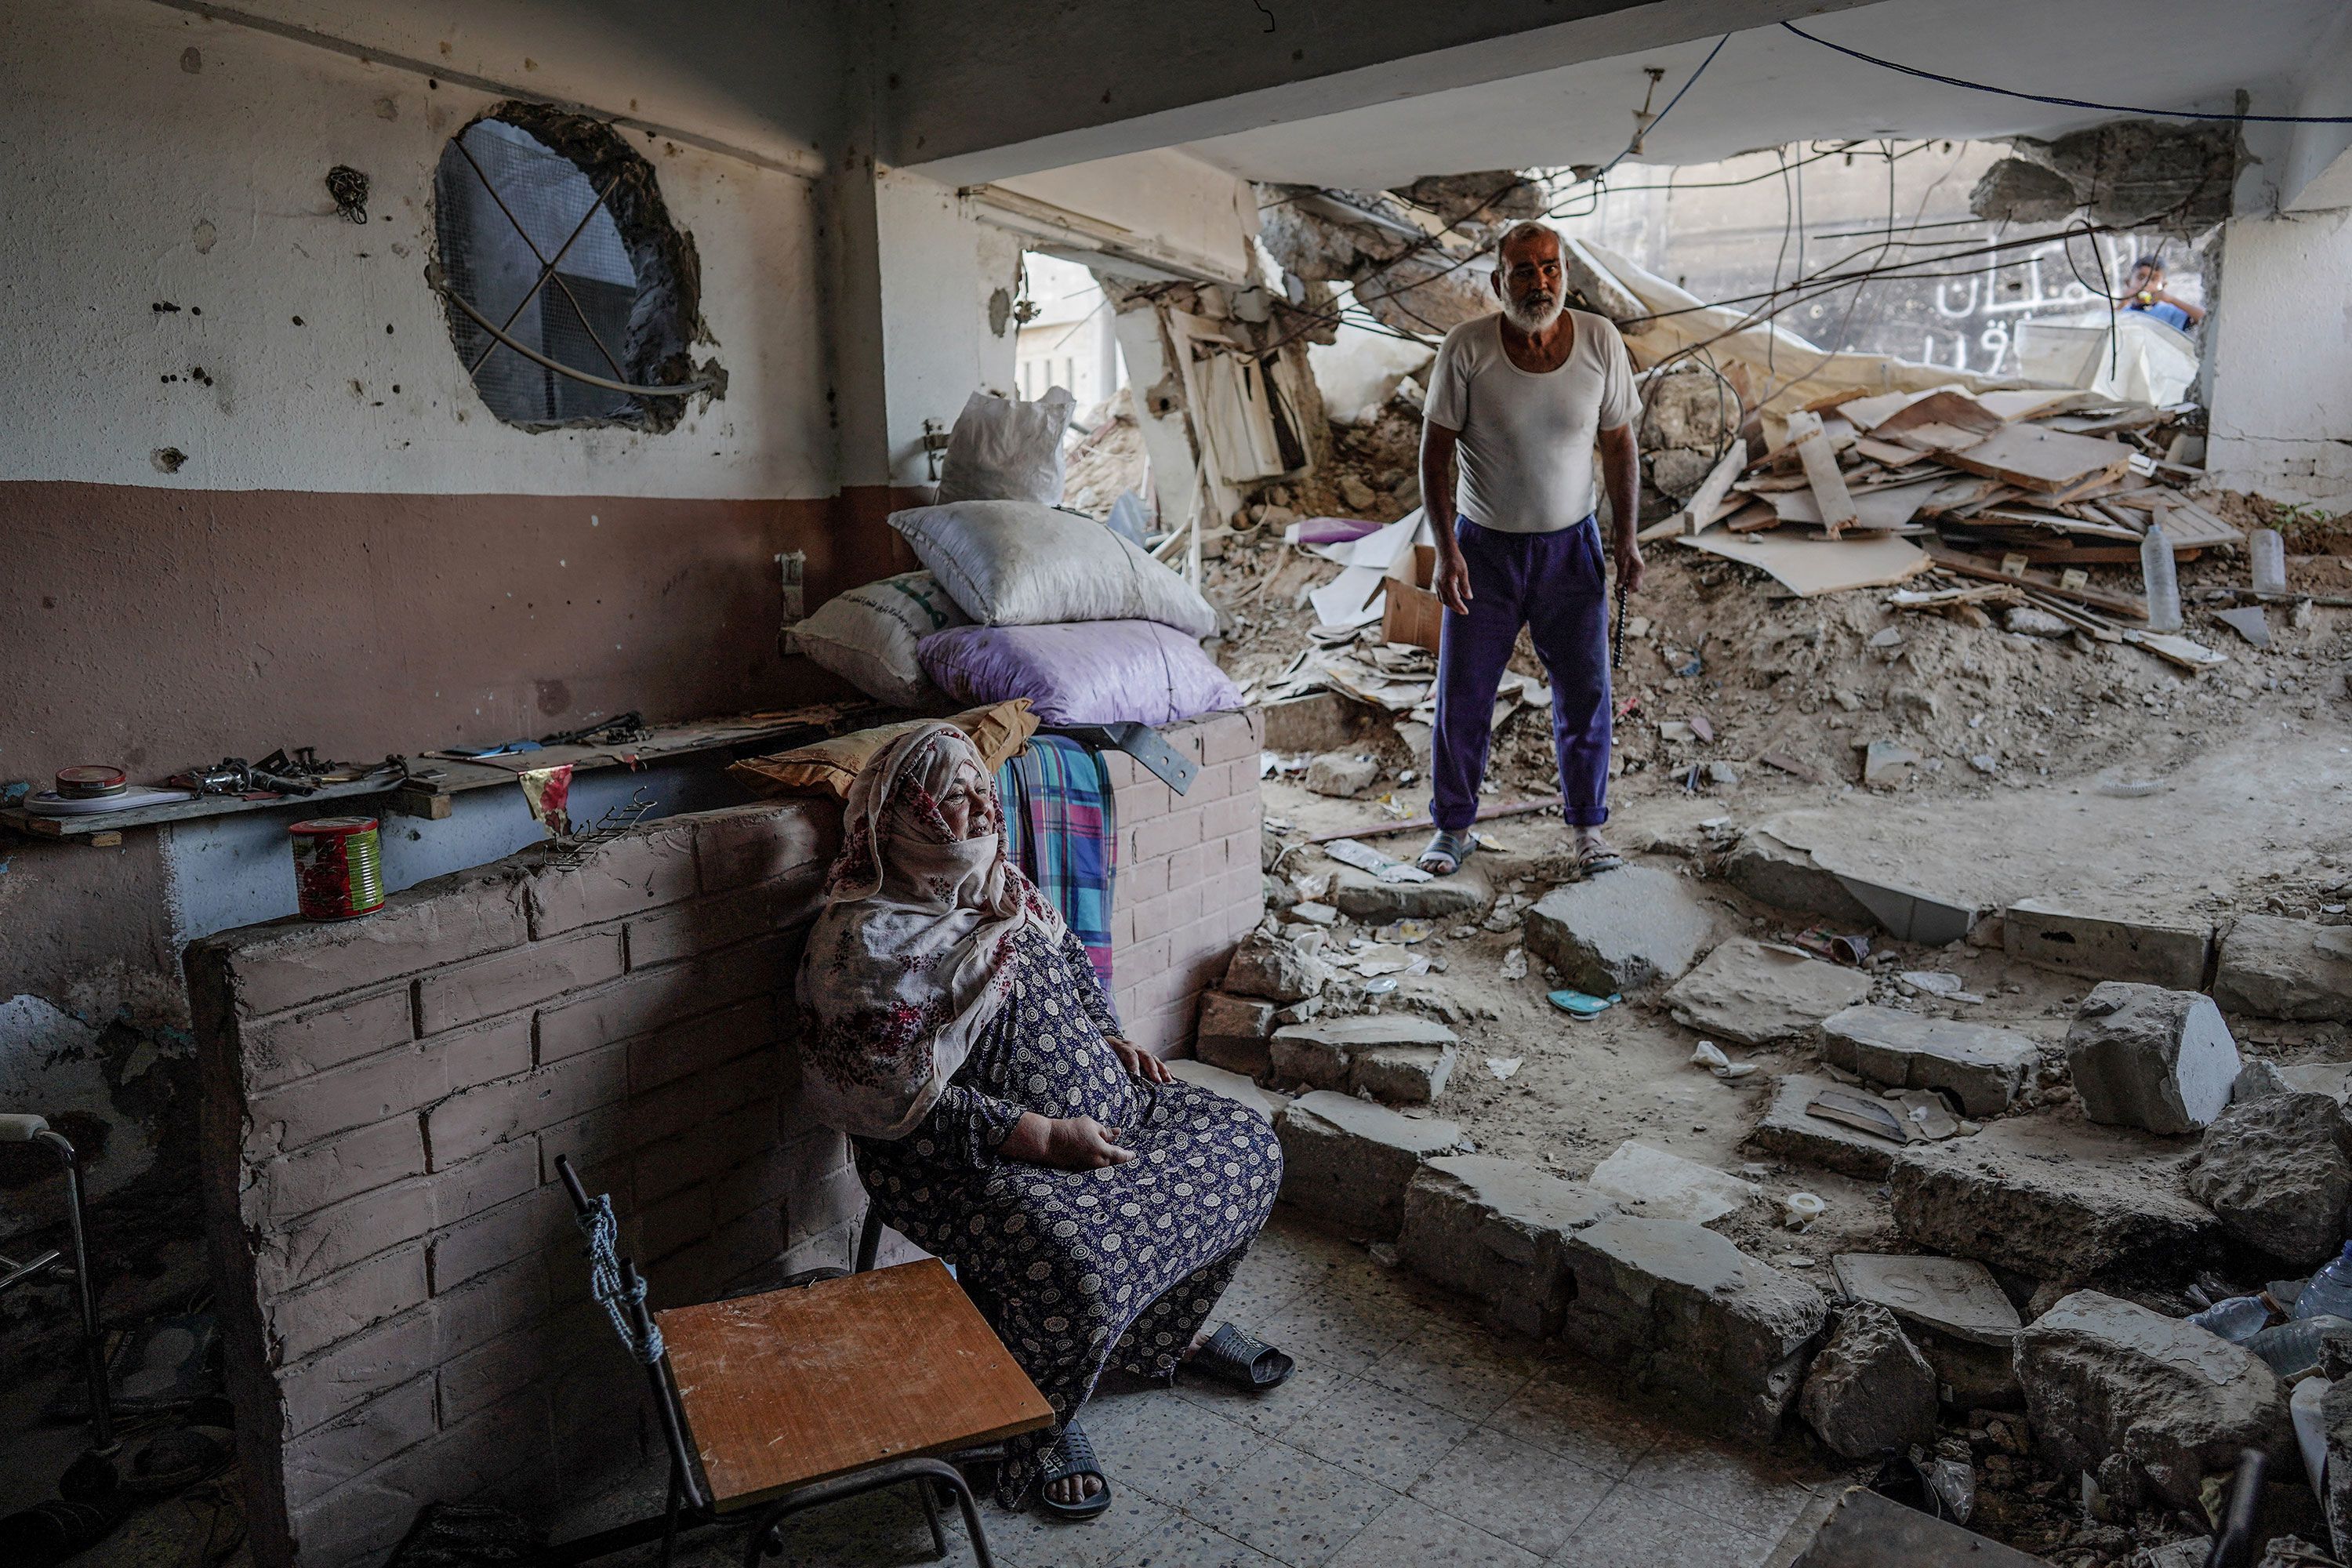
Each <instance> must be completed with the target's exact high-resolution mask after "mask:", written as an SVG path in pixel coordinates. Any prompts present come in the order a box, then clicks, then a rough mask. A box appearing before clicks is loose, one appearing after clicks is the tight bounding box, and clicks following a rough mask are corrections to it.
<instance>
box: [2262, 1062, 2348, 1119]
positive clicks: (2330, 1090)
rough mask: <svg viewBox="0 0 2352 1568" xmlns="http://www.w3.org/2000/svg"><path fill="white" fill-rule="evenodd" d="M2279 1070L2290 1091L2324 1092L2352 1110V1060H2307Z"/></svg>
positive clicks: (2279, 1074) (2281, 1078) (2283, 1082)
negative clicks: (2295, 1065) (2299, 1064)
mask: <svg viewBox="0 0 2352 1568" xmlns="http://www.w3.org/2000/svg"><path fill="white" fill-rule="evenodd" d="M2277 1070H2278V1076H2279V1081H2280V1082H2281V1083H2282V1084H2284V1086H2285V1087H2286V1089H2288V1090H2289V1091H2291V1092H2299V1093H2304V1094H2324V1095H2326V1096H2328V1097H2329V1098H2331V1099H2333V1100H2335V1101H2336V1104H2338V1105H2341V1106H2344V1107H2345V1108H2346V1109H2347V1110H2352V1062H2305V1064H2303V1065H2302V1066H2301V1067H2292V1068H2278V1069H2277Z"/></svg>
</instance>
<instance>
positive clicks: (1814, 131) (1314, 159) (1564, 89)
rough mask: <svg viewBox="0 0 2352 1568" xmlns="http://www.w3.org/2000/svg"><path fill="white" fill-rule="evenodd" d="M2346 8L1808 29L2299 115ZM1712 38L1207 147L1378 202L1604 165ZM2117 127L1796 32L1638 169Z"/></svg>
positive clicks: (1698, 108)
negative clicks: (1456, 181) (1838, 143)
mask: <svg viewBox="0 0 2352 1568" xmlns="http://www.w3.org/2000/svg"><path fill="white" fill-rule="evenodd" d="M2346 16H2347V7H2346V6H2345V5H2343V3H2342V0H2261V3H2260V4H2256V5H2214V4H2212V3H2211V0H1887V3H1885V4H1882V5H1864V6H1860V7H1857V8H1854V9H1851V10H1842V11H1838V12H1835V13H1834V14H1832V15H1826V16H1812V17H1807V18H1803V19H1800V20H1799V21H1798V24H1797V25H1798V26H1801V27H1804V28H1805V29H1806V30H1807V31H1808V32H1812V33H1816V34H1818V35H1819V36H1820V37H1825V38H1828V39H1831V40H1832V41H1834V42H1836V43H1840V44H1844V45H1847V46H1848V47H1853V48H1857V49H1862V50H1864V51H1866V52H1868V53H1870V54H1874V55H1877V56H1880V57H1882V58H1886V59H1891V60H1899V61H1901V62H1903V63H1904V64H1906V65H1913V66H1917V67H1920V68H1924V69H1927V70H1934V71H1939V72H1942V73H1944V74H1946V75H1949V76H1956V77H1962V78H1966V79H1970V80H1973V81H1980V82H1987V83H1991V84H1995V85H1998V86H2002V87H2007V88H2011V89H2017V90H2020V91H2024V92H2038V93H2045V94H2052V95H2056V96H2061V97H2068V98H2076V99H2084V100H2095V101H2102V102H2110V103H2125V104H2137V105H2145V106H2147V107H2153V108H2165V109H2198V110H2218V111H2221V112H2227V111H2228V110H2230V109H2231V107H2232V96H2231V95H2232V94H2233V93H2234V92H2235V90H2236V89H2240V88H2244V89H2248V90H2249V91H2251V92H2252V94H2253V99H2254V110H2255V112H2262V111H2263V110H2265V109H2268V110H2272V111H2273V112H2288V113H2291V112H2294V111H2295V103H2296V101H2297V100H2299V99H2300V97H2301V96H2302V92H2303V89H2304V88H2305V85H2306V81H2305V79H2306V77H2307V75H2308V74H2309V73H2310V71H2311V70H2312V69H2313V67H2312V66H2311V64H2310V62H2311V61H2312V60H2313V58H2314V46H2315V44H2317V43H2319V42H2320V41H2321V40H2323V39H2326V38H2328V37H2330V36H2331V35H2333V34H2335V33H2336V32H2338V31H2339V30H2340V29H2341V26H2342V25H2343V23H2344V21H2345V18H2346ZM1711 47H1714V40H1713V39H1711V38H1704V39H1694V40H1692V41H1689V42H1685V43H1680V44H1674V45H1669V46H1666V47H1657V48H1649V49H1644V50H1643V51H1642V52H1641V53H1639V54H1622V55H1618V56H1616V57H1614V58H1607V59H1594V60H1588V61H1584V62H1581V63H1579V64H1575V65H1567V66H1560V67H1558V68H1551V69H1546V70H1539V71H1535V72H1532V73H1530V74H1528V75H1523V76H1517V77H1512V78H1509V79H1504V80H1498V81H1490V82H1485V83H1481V84H1477V85H1474V86H1465V87H1458V88H1451V89H1443V90H1437V91H1432V92H1428V93H1424V94H1422V95H1419V96H1415V97H1408V98H1396V99H1391V100H1388V101H1385V102H1381V103H1375V104H1370V105H1368V106H1366V107H1363V108H1359V109H1351V110H1343V111H1341V112H1339V113H1333V114H1326V115H1323V116H1321V117H1319V118H1317V119H1312V120H1305V121H1291V122H1288V123H1284V124H1278V125H1276V124H1269V125H1266V126H1265V127H1263V128H1261V129H1257V130H1250V131H1243V132H1234V133H1231V134H1227V135H1222V136H1217V137H1214V138H1212V139H1208V140H1203V141H1198V142H1192V143H1191V150H1192V152H1194V153H1198V154H1199V155H1200V156H1202V157H1203V158H1205V159H1207V160H1209V161H1210V162H1212V163H1216V164H1219V165H1220V166H1222V167H1223V168H1226V169H1229V170H1231V171H1233V172H1234V173H1235V174H1243V175H1245V176H1247V177H1249V178H1252V179H1256V180H1267V181H1281V182H1286V183H1295V184H1319V185H1330V186H1337V187H1339V188H1343V189H1357V190H1364V189H1380V188H1384V187H1387V186H1390V185H1394V184H1402V183H1404V182H1407V181H1410V180H1412V179H1414V178H1417V177H1418V176H1420V175H1423V174H1458V173H1463V172H1466V171H1469V170H1473V169H1497V168H1536V167H1560V166H1565V165H1568V164H1571V163H1605V162H1606V161H1608V160H1609V159H1610V158H1612V157H1613V156H1615V155H1616V153H1618V152H1619V151H1621V150H1622V148H1623V147H1624V145H1625V143H1626V142H1627V140H1628V139H1629V138H1630V137H1631V136H1632V134H1633V110H1636V109H1638V108H1640V107H1641V104H1642V98H1643V91H1644V90H1645V89H1647V88H1648V86H1649V82H1648V79H1647V78H1646V77H1644V76H1643V67H1645V66H1661V67H1664V68H1665V73H1666V75H1665V79H1664V83H1663V84H1662V85H1661V86H1660V88H1659V89H1658V94H1657V98H1656V106H1660V107H1662V106H1664V103H1665V101H1666V100H1667V99H1668V98H1670V97H1672V96H1673V94H1674V92H1675V89H1677V88H1679V87H1680V86H1681V85H1682V84H1683V82H1684V81H1685V80H1686V79H1688V78H1689V76H1690V74H1691V72H1692V71H1693V70H1695V69H1696V68H1697V67H1698V64H1699V62H1700V61H1701V60H1703V59H1705V58H1706V53H1707V51H1708V49H1710V48H1711ZM2113 118H2115V116H2113V115H2110V114H2106V113H2102V112H2099V111H2096V110H2070V109H2061V108H2054V107H2051V106H2047V105H2042V104H2037V103H2030V102H2027V101H2024V100H2020V99H2011V98H2001V97H1997V96H1994V95H1992V94H1989V93H1979V92H1972V91H1969V90H1967V89H1961V88H1954V87H1946V86H1943V85H1941V84H1939V83H1936V82H1930V81H1923V80H1921V79H1917V78H1914V77H1907V76H1903V75H1900V74H1898V73H1896V72H1894V71H1890V70H1886V69H1885V68H1881V67H1877V66H1874V65H1870V64H1867V63H1865V62H1864V61H1861V60H1855V59H1852V58H1847V57H1845V56H1843V55H1839V54H1835V53H1833V52H1832V51H1831V50H1829V49H1825V48H1823V47H1821V46H1820V45H1818V44H1814V43H1810V42H1808V41H1806V40H1805V39H1803V38H1800V37H1796V36H1794V35H1793V34H1790V33H1789V32H1787V31H1785V30H1783V29H1782V28H1780V27H1779V26H1765V27H1759V28H1754V29H1752V30H1749V31H1746V32H1740V33H1736V34H1734V35H1733V36H1732V37H1731V40H1730V42H1729V43H1727V45H1725V46H1724V49H1723V52H1722V54H1721V55H1720V56H1718V57H1717V58H1716V61H1715V63H1714V64H1713V65H1712V66H1710V67H1708V68H1707V70H1706V75H1705V76H1704V77H1702V78H1701V79H1699V81H1698V83H1697V84H1696V86H1695V87H1693V88H1692V89H1691V90H1690V93H1689V95H1688V96H1687V97H1685V99H1684V100H1683V101H1682V102H1681V103H1680V104H1679V105H1678V106H1677V107H1676V108H1675V111H1674V113H1673V115H1672V116H1671V117H1670V118H1668V119H1667V120H1666V121H1665V122H1664V124H1663V125H1662V126H1660V127H1659V128H1658V129H1657V130H1656V131H1655V132H1654V133H1653V134H1652V135H1651V136H1650V137H1649V138H1648V140H1647V142H1646V143H1645V146H1644V150H1643V153H1644V155H1643V159H1642V160H1640V161H1642V162H1646V163H1656V164H1675V163H1707V162H1711V161H1713V160H1715V159H1718V158H1723V157H1727V156H1729V155H1731V154H1733V153H1742V152H1748V151H1751V150H1754V149H1758V148H1765V147H1776V146H1782V145H1785V144H1787V143H1789V142H1797V141H1801V140H1805V139H1808V138H1816V139H1839V138H1845V137H1867V136H1875V135H1894V136H1898V137H1906V138H1908V137H1952V138H1967V137H1990V136H2001V135H2014V134H2035V135H2047V134H2050V133H2053V132H2059V131H2065V130H2071V129H2074V128H2076V127H2080V126H2084V125H2092V124H2096V123H2098V122H2099V121H2105V120H2109V119H2113Z"/></svg>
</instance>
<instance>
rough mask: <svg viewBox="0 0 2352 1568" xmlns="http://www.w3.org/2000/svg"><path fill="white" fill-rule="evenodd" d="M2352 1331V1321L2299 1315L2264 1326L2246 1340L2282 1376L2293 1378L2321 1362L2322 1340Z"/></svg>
mask: <svg viewBox="0 0 2352 1568" xmlns="http://www.w3.org/2000/svg"><path fill="white" fill-rule="evenodd" d="M2346 1333H2352V1321H2347V1320H2345V1319H2343V1318H2337V1317H2333V1316H2326V1315H2323V1316H2321V1317H2316V1318H2298V1319H2297V1320H2295V1321H2294V1322H2292V1323H2281V1324H2280V1325H2279V1326H2278V1327H2277V1328H2275V1329H2264V1330H2263V1331H2262V1332H2261V1333H2258V1334H2256V1335H2255V1336H2254V1337H2253V1338H2252V1339H2250V1340H2248V1341H2247V1342H2246V1348H2247V1349H2248V1350H2250V1351H2252V1352H2254V1353H2255V1354H2256V1355H2258V1356H2260V1357H2262V1358H2263V1361H2264V1362H2266V1363H2269V1365H2270V1369H2271V1370H2272V1371H2273V1372H2274V1373H2278V1374H2279V1375H2280V1376H2281V1377H2294V1376H2297V1375H2298V1374H2300V1373H2306V1372H2309V1371H2310V1370H2311V1369H2312V1368H2313V1367H2315V1366H2317V1365H2318V1364H2319V1343H2320V1342H2321V1341H2322V1340H2325V1339H2326V1337H2327V1336H2328V1335H2330V1334H2346Z"/></svg>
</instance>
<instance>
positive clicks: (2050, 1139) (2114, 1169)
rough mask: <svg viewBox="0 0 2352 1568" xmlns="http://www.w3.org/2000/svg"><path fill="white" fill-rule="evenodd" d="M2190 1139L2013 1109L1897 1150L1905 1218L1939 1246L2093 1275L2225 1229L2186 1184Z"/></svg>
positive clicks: (2178, 1252)
mask: <svg viewBox="0 0 2352 1568" xmlns="http://www.w3.org/2000/svg"><path fill="white" fill-rule="evenodd" d="M2188 1158H2189V1149H2188V1148H2187V1147H2186V1146H2184V1145H2182V1144H2179V1143H2174V1142H2166V1141H2164V1140H2162V1139H2159V1138H2153V1137H2150V1136H2148V1135H2147V1134H2146V1133H2144V1132H2137V1131H2124V1130H2118V1129H2112V1128H2103V1127H2092V1126H2084V1125H2080V1124H2076V1123H2073V1122H2060V1121H2048V1120H2036V1121H2021V1120H2019V1119H2017V1118H2014V1117H2011V1118H2005V1119H2003V1120H2001V1121H1996V1122H1993V1123H1992V1124H1990V1126H1988V1127H1987V1128H1985V1130H1984V1131H1981V1132H1979V1133H1977V1134H1976V1135H1975V1136H1974V1137H1972V1138H1950V1139H1947V1140H1945V1141H1944V1142H1940V1143H1915V1144H1913V1145H1911V1146H1910V1147H1909V1148H1907V1149H1905V1150H1904V1151H1903V1152H1900V1153H1898V1154H1896V1155H1895V1163H1894V1167H1893V1170H1892V1171H1891V1173H1889V1177H1888V1180H1889V1183H1890V1184H1891V1186H1892V1188H1893V1197H1894V1207H1895V1228H1896V1229H1897V1230H1899V1231H1900V1232H1901V1233H1902V1234H1903V1237H1904V1238H1905V1239H1906V1240H1907V1241H1910V1242H1913V1243H1915V1244H1916V1245H1917V1246H1919V1247H1926V1248H1927V1249H1928V1250H1930V1251H1935V1252H1942V1253H1947V1254H1949V1255H1950V1256H1952V1257H1955V1258H1975V1259H1977V1260H1978V1261H1979V1262H1982V1263H1990V1264H1991V1265H1992V1266H1993V1267H1995V1268H2008V1269H2012V1270H2014V1271H2016V1272H2017V1273H2020V1274H2024V1275H2027V1276H2029V1277H2031V1278H2033V1279H2044V1280H2058V1281H2062V1282H2063V1281H2071V1280H2076V1279H2088V1278H2090V1277H2091V1276H2092V1275H2094V1274H2096V1273H2098V1272H2099V1271H2100V1270H2102V1269H2104V1268H2108V1267H2109V1266H2110V1265H2112V1264H2116V1263H2118V1262H2121V1261H2124V1260H2125V1259H2126V1258H2136V1257H2139V1256H2142V1255H2144V1254H2162V1255H2166V1256H2170V1257H2175V1258H2179V1257H2186V1256H2188V1255H2189V1252H2190V1250H2191V1249H2193V1248H2195V1247H2198V1246H2199V1245H2200V1244H2201V1243H2203V1242H2205V1241H2208V1240H2210V1239H2211V1238H2213V1237H2215V1236H2216V1235H2217V1233H2218V1227H2217V1226H2216V1225H2215V1223H2214V1219H2213V1216H2212V1215H2210V1213H2208V1212H2207V1211H2206V1210H2205V1209H2204V1208H2202V1207H2201V1206H2200V1205H2198V1204H2197V1203H2195V1202H2194V1201H2193V1200H2191V1199H2190V1198H2189V1195H2188V1194H2186V1193H2185V1192H2184V1191H2182V1188H2181V1176H2182V1170H2183V1167H2184V1166H2185V1165H2186V1163H2187V1162H2188Z"/></svg>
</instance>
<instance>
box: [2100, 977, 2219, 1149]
mask: <svg viewBox="0 0 2352 1568" xmlns="http://www.w3.org/2000/svg"><path fill="white" fill-rule="evenodd" d="M2242 1065H2243V1064H2242V1063H2241V1062H2240V1061H2239V1059H2238V1045H2237V1042H2236V1041H2235V1040H2233V1039H2231V1037H2230V1026H2229V1025H2227V1024H2225V1023H2223V1022H2222V1021H2221V1009H2220V1008H2218V1007H2216V1006H2214V1005H2213V1001H2212V998H2210V997H2209V996H2203V995H2200V994H2198V993H2196V992H2194V991H2168V990H2166V989H2164V988H2163V987H2162V986H2158V985H2137V984H2128V983H2126V982H2123V981H2116V980H2110V981H2105V982H2102V983H2101V984H2097V985H2095V986H2093V987H2092V988H2091V994H2089V995H2088V996H2085V997H2084V999H2083V1005H2082V1008H2081V1009H2080V1011H2078V1012H2077V1013H2076V1014H2075V1016H2074V1025H2073V1026H2072V1027H2070V1028H2068V1029H2067V1031H2066V1066H2067V1069H2068V1071H2070V1072H2071V1073H2072V1074H2073V1075H2074V1092H2075V1093H2076V1094H2077V1095H2079V1096H2081V1097H2082V1101H2083V1114H2084V1116H2086V1117H2088V1118H2090V1119H2091V1120H2092V1121H2105V1122H2109V1123H2113V1124H2116V1125H2118V1126H2126V1127H2144V1128H2146V1129H2147V1131H2151V1132H2165V1133H2174V1134H2178V1133H2182V1132H2194V1131H2197V1129H2199V1128H2200V1127H2202V1126H2204V1125H2205V1124H2206V1123H2207V1122H2209V1121H2212V1120H2213V1118H2215V1117H2216V1116H2219V1115H2221V1110H2222V1108H2223V1107H2225V1106H2227V1105H2228V1104H2229V1103H2230V1089H2231V1085H2232V1084H2234V1083H2235V1082H2236V1081H2237V1078H2238V1073H2239V1070H2240V1068H2241V1067H2242Z"/></svg>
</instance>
